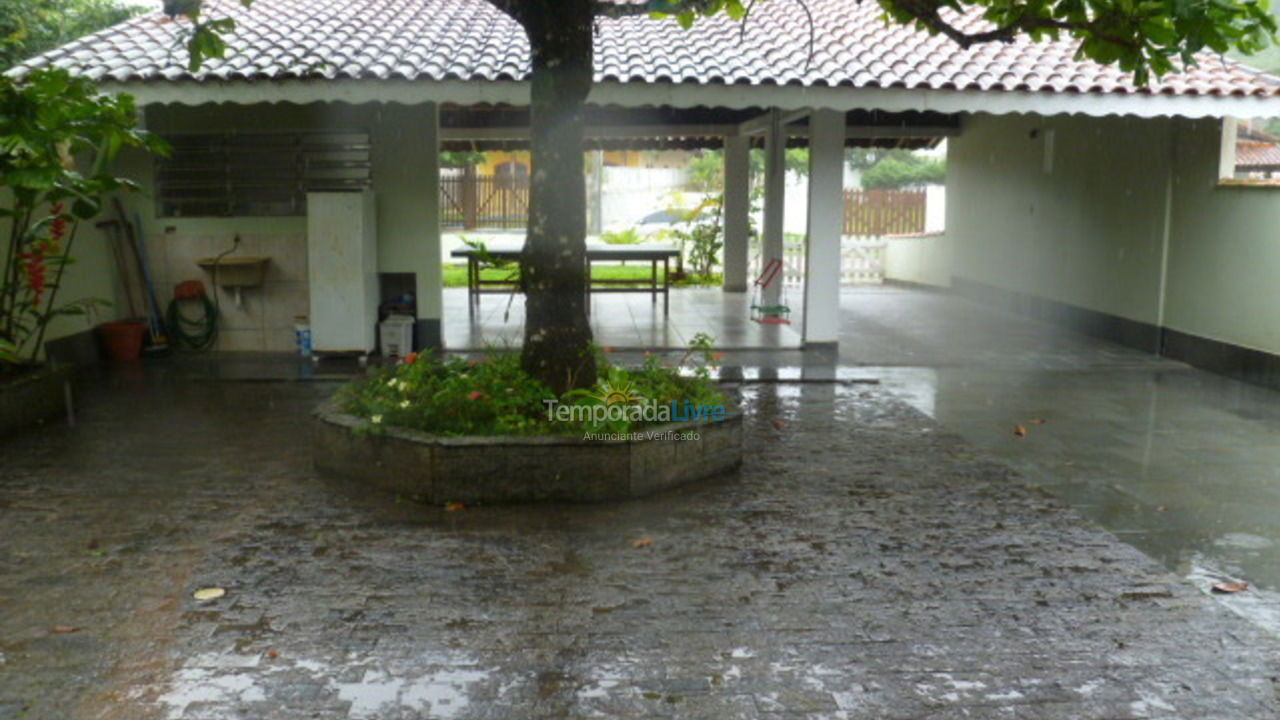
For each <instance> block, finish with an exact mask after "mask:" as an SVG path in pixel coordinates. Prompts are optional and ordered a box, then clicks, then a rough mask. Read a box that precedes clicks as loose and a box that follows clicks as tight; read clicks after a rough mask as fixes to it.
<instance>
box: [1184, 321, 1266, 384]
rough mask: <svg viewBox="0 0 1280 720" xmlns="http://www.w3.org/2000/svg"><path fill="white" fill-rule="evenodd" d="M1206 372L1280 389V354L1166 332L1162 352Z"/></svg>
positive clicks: (1185, 334) (1196, 336) (1195, 336)
mask: <svg viewBox="0 0 1280 720" xmlns="http://www.w3.org/2000/svg"><path fill="white" fill-rule="evenodd" d="M1160 354H1161V355H1164V356H1165V357H1167V358H1169V359H1171V360H1179V361H1181V362H1184V363H1186V364H1188V365H1191V366H1193V367H1198V368H1200V369H1202V370H1208V371H1210V372H1215V373H1218V374H1219V375H1226V376H1227V377H1230V378H1235V379H1236V380H1243V381H1244V382H1247V383H1250V384H1252V385H1261V386H1263V387H1269V388H1272V389H1276V390H1280V355H1275V354H1273V353H1269V352H1265V351H1263V350H1254V349H1253V348H1247V347H1241V346H1239V345H1233V344H1231V343H1226V342H1222V341H1221V340H1210V339H1209V338H1206V337H1200V336H1199V335H1191V334H1188V333H1184V332H1181V331H1179V330H1173V329H1170V328H1165V329H1164V349H1163V351H1162V352H1161V353H1160Z"/></svg>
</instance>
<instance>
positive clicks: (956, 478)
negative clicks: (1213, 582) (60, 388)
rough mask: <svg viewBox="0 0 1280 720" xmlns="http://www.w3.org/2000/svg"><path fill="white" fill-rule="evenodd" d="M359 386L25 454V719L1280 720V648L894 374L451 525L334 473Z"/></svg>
mask: <svg viewBox="0 0 1280 720" xmlns="http://www.w3.org/2000/svg"><path fill="white" fill-rule="evenodd" d="M332 389H333V386H332V385H330V384H327V383H200V382H190V381H185V380H179V379H176V378H174V377H171V376H168V375H165V374H164V373H150V374H147V375H139V376H128V377H121V376H116V377H114V378H112V379H111V381H110V382H109V383H106V384H105V385H104V386H102V387H100V388H97V389H94V390H93V391H92V392H91V393H90V394H89V395H88V397H87V398H86V405H85V408H84V410H83V413H82V422H81V425H80V426H79V427H77V428H74V429H66V428H60V427H50V428H47V429H45V430H43V431H39V432H35V433H31V434H26V435H23V436H19V437H16V438H11V439H8V440H5V441H0V457H2V458H3V468H4V472H3V476H0V718H3V719H4V720H8V719H9V718H41V719H45V718H48V719H51V720H62V719H80V718H92V719H94V720H98V719H105V720H112V719H120V720H149V719H151V718H160V719H168V718H174V719H181V720H188V719H191V720H194V719H199V718H209V719H212V718H217V719H219V720H221V719H224V718H246V719H253V720H272V719H276V718H352V719H372V718H377V719H378V720H397V719H404V718H593V717H602V718H650V717H655V718H656V717H671V718H708V719H716V720H719V719H731V718H873V719H877V720H878V719H882V718H1037V719H1041V718H1048V719H1051V718H1148V717H1150V718H1207V717H1214V718H1268V717H1275V716H1277V715H1278V714H1280V712H1278V710H1280V699H1277V695H1276V683H1277V682H1278V680H1277V678H1280V653H1278V652H1277V651H1278V650H1280V641H1277V640H1276V639H1275V638H1274V637H1272V636H1270V635H1268V634H1266V633H1264V632H1262V631H1260V630H1259V629H1258V628H1257V627H1256V626H1253V625H1251V624H1249V623H1247V622H1246V621H1244V620H1242V619H1240V618H1238V617H1236V616H1234V615H1232V614H1230V613H1228V612H1227V611H1226V610H1224V609H1223V608H1222V607H1221V606H1220V604H1219V603H1217V602H1215V601H1214V600H1213V599H1212V598H1210V597H1209V596H1208V595H1206V594H1205V593H1204V592H1202V590H1201V589H1198V588H1196V587H1194V586H1193V585H1191V584H1189V583H1186V582H1184V581H1181V580H1179V579H1178V578H1176V577H1174V576H1172V575H1170V574H1168V573H1167V572H1165V571H1164V570H1162V569H1161V568H1160V567H1159V566H1158V565H1157V564H1156V563H1155V562H1153V561H1152V560H1150V559H1148V558H1147V557H1146V556H1144V555H1142V554H1141V553H1139V552H1138V551H1136V550H1134V549H1133V548H1131V547H1130V546H1128V545H1125V544H1123V543H1121V542H1119V541H1117V540H1116V539H1115V538H1114V537H1113V536H1111V535H1109V534H1108V533H1106V532H1104V531H1102V530H1100V529H1098V528H1096V527H1094V526H1090V525H1089V524H1087V523H1086V522H1085V521H1084V520H1082V519H1081V518H1080V517H1079V516H1077V515H1075V514H1074V513H1073V512H1072V511H1070V510H1068V509H1066V508H1065V507H1064V506H1063V505H1061V504H1060V503H1059V502H1058V501H1056V500H1054V499H1052V498H1050V497H1049V496H1047V495H1045V494H1042V493H1040V492H1039V491H1036V490H1032V489H1029V488H1028V487H1027V486H1026V485H1024V484H1023V483H1022V481H1021V480H1019V479H1018V478H1016V477H1014V476H1013V475H1012V473H1011V472H1010V471H1009V470H1007V469H1005V468H1004V467H1002V466H1001V465H999V464H998V463H995V462H994V461H992V460H991V459H990V458H989V457H988V456H985V455H984V454H982V453H980V452H978V451H976V450H974V449H973V448H972V447H971V446H969V445H967V444H965V443H964V442H963V441H961V440H959V439H958V438H956V437H955V436H952V435H949V434H947V433H944V432H942V431H941V430H940V429H939V427H938V426H937V425H936V424H934V423H933V422H932V421H930V420H928V419H927V418H926V417H925V416H923V415H921V414H919V413H918V412H916V411H915V410H912V409H910V408H908V407H907V406H906V405H904V404H902V403H901V402H899V401H898V400H896V399H894V398H893V397H892V396H890V395H889V394H887V393H886V392H885V391H883V390H880V389H876V388H870V387H867V386H839V385H830V384H826V385H822V384H814V385H803V386H801V385H758V386H746V387H745V388H744V390H743V394H744V404H745V408H746V411H747V430H746V432H747V438H748V440H747V443H748V456H749V457H748V461H747V464H746V467H745V468H744V469H743V471H742V472H741V473H740V474H735V475H733V476H728V477H724V478H721V479H717V480H714V481H711V482H707V483H704V484H701V485H699V486H696V487H690V488H687V489H683V490H679V491H675V492H670V493H666V494H663V495H661V496H658V497H655V498H650V499H646V500H641V501H632V502H627V503H619V504H611V505H600V506H577V507H569V506H541V507H532V508H531V507H524V508H468V509H466V510H464V511H460V512H445V511H444V510H443V509H440V508H428V507H422V506H417V505H414V504H413V503H410V502H407V501H398V500H397V499H396V498H394V497H389V496H385V495H381V494H378V493H376V492H372V491H368V490H365V489H362V488H358V487H350V486H344V485H343V484H341V483H337V482H333V481H324V480H321V479H319V478H318V477H316V476H315V474H314V473H313V472H312V471H311V470H310V469H309V448H308V429H307V424H306V423H307V413H308V412H309V410H310V409H311V407H312V406H313V405H314V404H315V403H317V402H318V401H319V400H320V399H321V398H322V397H323V396H324V395H325V394H326V393H328V392H330V391H332ZM641 539H651V540H652V542H651V543H650V544H646V543H643V542H641V543H637V542H636V541H637V540H641ZM637 544H639V545H641V546H640V547H636V545H637ZM205 586H219V587H225V588H226V589H227V591H228V592H227V595H226V596H225V597H223V598H220V599H217V600H214V601H210V602H205V603H200V602H197V601H195V600H193V599H192V597H191V595H192V592H193V591H194V590H196V589H197V588H200V587H205Z"/></svg>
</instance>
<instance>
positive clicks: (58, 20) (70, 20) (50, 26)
mask: <svg viewBox="0 0 1280 720" xmlns="http://www.w3.org/2000/svg"><path fill="white" fill-rule="evenodd" d="M141 12H143V10H142V8H140V7H136V6H130V5H124V4H122V3H121V2H119V0H4V2H2V3H0V71H3V70H5V69H7V68H10V67H13V66H14V65H16V64H18V63H19V62H22V61H23V60H25V59H27V58H29V57H33V56H35V55H39V54H40V53H42V52H44V51H46V50H52V49H53V48H55V47H58V46H59V45H63V44H65V43H68V42H70V41H72V40H75V39H76V38H79V37H83V36H85V35H88V34H90V33H93V32H97V31H98V30H101V29H103V28H106V27H110V26H112V25H115V24H116V23H118V22H122V21H124V20H127V19H129V18H131V17H133V16H135V15H138V14H139V13H141Z"/></svg>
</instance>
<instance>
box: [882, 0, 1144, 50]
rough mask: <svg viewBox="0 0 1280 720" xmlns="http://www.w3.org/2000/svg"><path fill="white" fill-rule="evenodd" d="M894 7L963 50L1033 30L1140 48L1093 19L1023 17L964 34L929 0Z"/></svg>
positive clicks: (903, 0) (901, 0) (902, 0)
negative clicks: (1099, 27) (1069, 19)
mask: <svg viewBox="0 0 1280 720" xmlns="http://www.w3.org/2000/svg"><path fill="white" fill-rule="evenodd" d="M893 4H894V5H896V6H898V7H899V8H901V9H903V10H905V11H906V12H907V13H908V14H909V15H911V16H912V17H914V18H915V19H916V20H918V21H919V22H920V23H921V24H922V25H924V26H925V27H927V28H929V29H930V30H933V31H935V32H938V33H941V34H942V35H945V36H946V37H948V38H950V39H951V40H952V41H954V42H955V43H956V44H957V45H959V46H960V47H962V48H966V49H967V48H970V47H972V46H974V45H981V44H983V43H989V42H1005V43H1009V42H1013V41H1015V40H1017V39H1018V36H1019V35H1022V34H1023V33H1028V32H1033V31H1036V30H1061V31H1065V32H1068V33H1073V34H1079V33H1087V34H1089V35H1093V36H1094V37H1096V38H1099V39H1101V40H1106V41H1107V42H1110V43H1114V44H1116V45H1120V46H1123V47H1130V48H1134V47H1138V46H1139V43H1137V42H1135V41H1134V40H1132V39H1126V38H1122V37H1119V36H1116V35H1113V34H1110V33H1104V32H1101V31H1099V30H1098V23H1097V22H1096V21H1095V20H1090V21H1085V22H1070V21H1066V20H1055V19H1053V18H1046V17H1035V16H1032V15H1026V14H1024V15H1021V16H1019V17H1018V18H1017V19H1016V20H1014V21H1012V22H1010V23H1008V24H1006V25H1003V26H1001V27H997V28H993V29H991V30H984V31H982V32H966V31H964V30H961V29H959V28H957V27H956V26H955V25H952V24H951V23H949V22H947V21H946V20H943V19H942V16H941V14H939V12H938V11H939V5H937V4H936V3H935V2H932V1H931V0H893Z"/></svg>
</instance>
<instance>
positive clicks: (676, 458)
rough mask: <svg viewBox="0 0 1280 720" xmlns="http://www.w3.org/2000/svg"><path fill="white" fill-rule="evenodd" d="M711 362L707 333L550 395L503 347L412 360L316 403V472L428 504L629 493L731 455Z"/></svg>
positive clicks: (734, 435)
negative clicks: (665, 360) (475, 354)
mask: <svg viewBox="0 0 1280 720" xmlns="http://www.w3.org/2000/svg"><path fill="white" fill-rule="evenodd" d="M690 358H693V359H694V360H695V361H694V362H693V363H692V364H686V361H688V360H689V359H690ZM712 360H714V356H713V355H712V353H711V352H710V349H709V338H707V339H705V340H703V341H700V344H699V346H698V347H695V348H694V349H693V350H691V352H690V353H689V354H688V355H686V357H685V359H684V360H683V361H682V362H681V363H677V364H676V365H674V366H668V365H663V364H662V363H661V362H659V361H658V359H657V358H656V357H650V358H647V360H646V362H645V364H644V365H643V366H641V367H639V368H633V369H626V368H621V367H619V366H616V365H612V364H609V363H608V362H604V361H601V363H600V381H599V382H598V383H596V385H595V386H593V387H591V388H588V389H583V390H574V391H571V392H569V393H566V394H564V395H562V396H559V397H557V396H556V395H555V394H554V393H552V392H551V391H550V390H549V389H547V388H546V387H545V386H544V385H542V384H541V383H538V382H536V381H534V380H533V379H532V378H530V377H529V376H528V375H526V374H525V373H524V371H523V370H522V369H521V368H520V362H519V357H518V356H517V355H514V354H508V353H494V354H491V355H490V356H489V357H487V358H485V359H483V360H478V361H469V362H468V361H464V360H460V359H455V360H448V361H442V360H439V359H436V358H432V357H410V358H407V359H406V362H403V363H400V364H398V365H396V366H394V367H391V368H386V369H383V370H380V371H376V372H375V373H373V374H372V375H370V376H369V377H367V378H364V379H361V380H359V381H357V382H355V383H353V384H352V385H350V386H348V387H347V388H345V389H344V390H343V391H341V392H339V393H338V395H337V396H335V398H334V399H333V400H331V401H330V402H328V403H326V404H325V405H324V406H323V407H321V408H320V410H319V411H317V414H316V415H317V424H316V430H315V460H316V466H317V467H318V468H319V469H320V470H321V471H323V472H325V473H327V474H331V475H337V476H340V477H344V478H350V479H355V480H360V481H364V482H368V483H370V484H372V485H376V486H379V487H383V488H386V489H389V490H392V491H395V492H398V493H401V494H404V495H407V496H409V497H412V498H414V499H418V500H422V501H426V502H431V503H448V502H464V503H477V502H479V503H504V502H530V501H538V500H558V501H570V502H575V501H599V500H616V499H623V498H629V497H637V496H640V495H644V494H647V493H651V492H654V491H656V490H660V489H663V488H668V487H672V486H675V485H679V484H682V483H685V482H689V481H691V480H696V479H699V478H704V477H708V476H711V475H715V474H719V473H722V472H725V471H727V470H731V469H733V468H735V467H737V466H738V465H739V464H740V463H741V461H742V423H741V421H742V418H741V416H740V414H738V412H737V411H736V410H735V409H732V408H731V407H730V403H729V401H728V399H727V398H726V397H725V395H724V393H723V392H722V391H721V390H720V389H719V388H718V387H717V386H716V385H715V384H714V383H713V382H712V381H711V380H710V379H709V371H708V369H707V364H708V363H709V362H711V361H712Z"/></svg>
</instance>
